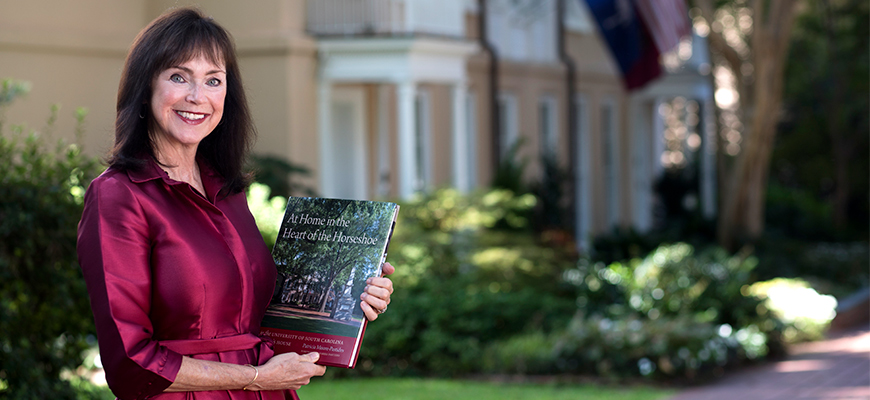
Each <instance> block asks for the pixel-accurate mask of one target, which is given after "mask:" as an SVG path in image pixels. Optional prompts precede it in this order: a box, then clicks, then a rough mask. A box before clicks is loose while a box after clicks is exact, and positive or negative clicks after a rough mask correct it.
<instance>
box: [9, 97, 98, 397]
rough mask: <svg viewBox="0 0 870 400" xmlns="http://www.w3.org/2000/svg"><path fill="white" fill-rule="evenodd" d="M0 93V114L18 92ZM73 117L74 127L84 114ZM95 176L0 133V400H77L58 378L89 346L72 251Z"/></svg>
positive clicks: (88, 168)
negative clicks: (85, 201)
mask: <svg viewBox="0 0 870 400" xmlns="http://www.w3.org/2000/svg"><path fill="white" fill-rule="evenodd" d="M2 88H3V90H2V93H0V100H2V101H0V108H2V106H4V105H5V103H8V102H9V101H11V100H12V99H13V98H14V97H15V96H16V95H18V94H20V93H21V92H22V91H25V90H22V89H23V88H24V86H22V85H20V84H15V83H14V82H12V81H4V82H3V87H2ZM54 111H55V113H56V112H57V108H55V109H54ZM76 115H77V117H78V120H79V126H81V121H82V118H83V117H84V112H82V111H78V112H77V114H76ZM55 117H56V114H53V115H52V117H51V118H49V128H48V129H46V130H50V128H51V123H52V122H53V121H54V119H55ZM0 121H2V118H0ZM98 169H99V168H98V165H97V163H96V162H95V161H94V160H91V159H89V158H87V157H84V156H83V155H82V154H81V150H80V148H79V147H77V146H76V145H65V144H63V143H62V142H61V143H58V144H57V145H56V146H55V147H51V145H50V144H49V143H47V141H44V140H42V139H40V137H39V136H38V134H36V133H34V132H32V131H29V130H28V129H27V128H25V127H23V126H13V127H10V129H8V130H6V129H5V127H4V126H0V397H3V398H8V399H34V398H51V399H74V398H77V394H76V391H75V390H74V389H73V387H72V386H71V385H70V384H69V382H68V381H66V380H63V379H61V373H62V372H63V371H64V370H74V369H76V368H77V367H79V366H80V365H81V363H82V358H83V355H82V352H83V351H84V350H85V349H86V348H87V347H89V346H91V345H93V336H92V334H93V331H94V328H93V318H92V316H91V311H90V307H89V305H88V295H87V292H86V290H85V285H84V280H83V279H82V276H81V270H80V269H79V267H78V263H77V262H76V251H75V245H76V226H77V224H78V221H79V219H80V218H81V213H82V197H83V194H84V188H85V187H87V184H88V182H89V180H90V179H91V178H92V177H93V176H94V175H95V174H96V173H97V172H98ZM89 338H90V339H89Z"/></svg>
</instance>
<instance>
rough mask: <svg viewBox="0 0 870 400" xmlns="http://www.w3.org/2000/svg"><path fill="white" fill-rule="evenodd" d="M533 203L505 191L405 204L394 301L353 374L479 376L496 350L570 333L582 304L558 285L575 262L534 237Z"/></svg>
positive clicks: (447, 193)
mask: <svg viewBox="0 0 870 400" xmlns="http://www.w3.org/2000/svg"><path fill="white" fill-rule="evenodd" d="M534 204H535V200H534V197H533V196H531V195H522V196H517V195H514V194H513V193H512V192H510V191H506V190H492V191H489V192H483V193H476V194H474V195H471V196H461V195H460V194H459V193H457V192H456V191H453V190H440V191H437V192H435V193H433V194H430V195H427V196H423V197H421V198H418V199H416V200H414V201H411V202H408V203H403V204H402V208H401V211H400V212H399V222H398V224H397V227H396V232H395V234H394V237H393V240H392V244H391V245H390V254H389V260H390V262H391V263H393V264H394V265H395V266H397V271H396V273H395V274H394V276H393V280H394V282H395V287H396V291H395V293H394V294H393V302H392V304H391V305H390V311H389V312H388V313H387V314H384V315H382V316H381V317H380V318H379V319H378V321H377V323H373V324H370V325H369V327H368V328H367V329H368V332H367V333H366V339H365V343H364V345H363V347H362V351H361V355H360V362H359V365H360V367H358V368H357V369H358V371H356V372H355V373H357V374H392V375H410V374H435V375H445V376H453V375H459V374H465V373H476V372H480V371H482V370H483V363H484V355H485V353H487V352H488V351H490V350H489V348H490V345H491V344H492V343H496V342H498V341H500V340H506V339H509V338H511V337H513V336H515V335H516V334H517V333H521V332H534V331H541V332H545V333H547V332H552V331H554V330H555V329H557V328H560V327H564V326H565V325H566V324H567V322H568V319H569V318H570V316H571V315H572V313H573V310H574V300H573V297H572V295H571V293H570V292H569V291H567V289H570V288H569V287H568V286H565V285H561V286H560V285H559V284H558V282H559V277H560V276H561V274H562V272H563V271H564V270H566V269H569V268H571V266H572V265H573V263H574V258H573V257H571V256H570V255H569V254H568V253H567V252H566V251H564V250H560V249H555V248H549V247H545V246H541V244H540V243H538V242H537V241H536V240H535V238H534V235H533V234H532V233H531V230H530V228H529V220H528V218H527V217H526V216H527V215H528V211H529V210H531V208H532V207H534ZM500 227H504V228H505V229H501V228H500ZM560 291H564V292H562V293H560Z"/></svg>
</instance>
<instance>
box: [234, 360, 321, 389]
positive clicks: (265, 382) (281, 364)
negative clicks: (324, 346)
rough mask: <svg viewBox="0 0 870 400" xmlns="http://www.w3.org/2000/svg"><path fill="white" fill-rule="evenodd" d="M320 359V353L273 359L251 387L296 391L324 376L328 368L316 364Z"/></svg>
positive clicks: (262, 367)
mask: <svg viewBox="0 0 870 400" xmlns="http://www.w3.org/2000/svg"><path fill="white" fill-rule="evenodd" d="M318 359H320V355H319V354H318V353H308V354H303V355H299V354H296V353H284V354H279V355H276V356H275V357H272V359H270V360H269V361H268V362H267V363H266V364H264V365H262V366H260V367H259V368H260V374H261V376H259V377H258V379H256V380H255V382H254V383H253V384H252V385H251V386H250V387H249V389H250V388H256V389H258V390H284V389H291V390H296V389H299V388H300V387H302V386H305V385H307V384H308V383H309V382H311V378H312V377H315V376H323V374H325V373H326V367H324V366H322V365H317V364H314V363H315V362H317V360H318Z"/></svg>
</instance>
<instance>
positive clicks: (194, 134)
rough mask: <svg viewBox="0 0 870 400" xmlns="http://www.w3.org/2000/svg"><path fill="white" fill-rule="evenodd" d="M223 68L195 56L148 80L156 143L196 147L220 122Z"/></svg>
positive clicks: (225, 87)
mask: <svg viewBox="0 0 870 400" xmlns="http://www.w3.org/2000/svg"><path fill="white" fill-rule="evenodd" d="M226 79H227V74H226V69H225V68H224V65H223V64H221V65H215V64H212V63H211V62H210V61H208V59H206V58H204V57H201V56H200V57H197V58H194V59H192V60H190V61H187V62H185V63H183V64H181V65H175V66H172V67H169V68H168V69H166V70H164V71H163V72H161V73H160V74H158V75H157V77H156V78H155V79H154V82H152V84H151V87H152V90H153V94H152V95H151V114H152V115H153V116H154V120H155V126H154V129H155V132H152V135H155V136H156V137H155V140H156V141H157V143H159V144H160V145H168V146H172V147H176V146H182V147H186V146H194V147H195V146H197V145H198V144H199V142H200V141H202V139H204V138H205V137H206V136H208V134H209V133H211V131H212V130H214V128H215V127H216V126H217V124H218V123H219V122H220V120H221V117H222V116H223V112H224V98H225V97H226V95H227V85H226Z"/></svg>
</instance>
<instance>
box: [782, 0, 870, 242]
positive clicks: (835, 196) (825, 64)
mask: <svg viewBox="0 0 870 400" xmlns="http://www.w3.org/2000/svg"><path fill="white" fill-rule="evenodd" d="M806 4H807V9H806V12H804V13H802V14H801V15H800V16H799V17H798V19H797V21H796V25H795V34H794V38H793V42H792V46H791V49H790V52H789V53H790V54H789V60H788V65H787V66H786V72H785V73H786V85H785V89H784V90H785V105H786V110H787V115H786V118H785V120H784V121H783V124H782V126H781V128H780V132H779V134H778V135H779V137H778V139H777V141H778V144H777V148H776V150H775V151H774V155H773V161H774V165H773V170H772V173H773V176H772V179H776V180H777V181H778V182H779V183H780V184H781V185H784V186H788V187H792V188H797V189H800V190H803V191H805V192H808V193H810V194H812V195H813V196H816V197H818V198H822V199H826V200H828V204H829V205H830V210H831V213H832V215H831V217H832V221H833V227H834V228H836V232H838V233H842V232H844V229H843V228H852V230H859V231H864V232H865V234H866V230H867V219H868V217H870V214H868V210H867V205H868V198H867V195H868V193H867V184H868V168H870V164H868V159H870V151H868V141H870V135H868V131H870V115H868V113H867V110H868V108H870V98H868V96H867V93H868V88H870V79H868V78H870V28H868V24H867V21H868V19H870V4H868V2H867V1H865V0H808V1H807V3H806Z"/></svg>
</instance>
